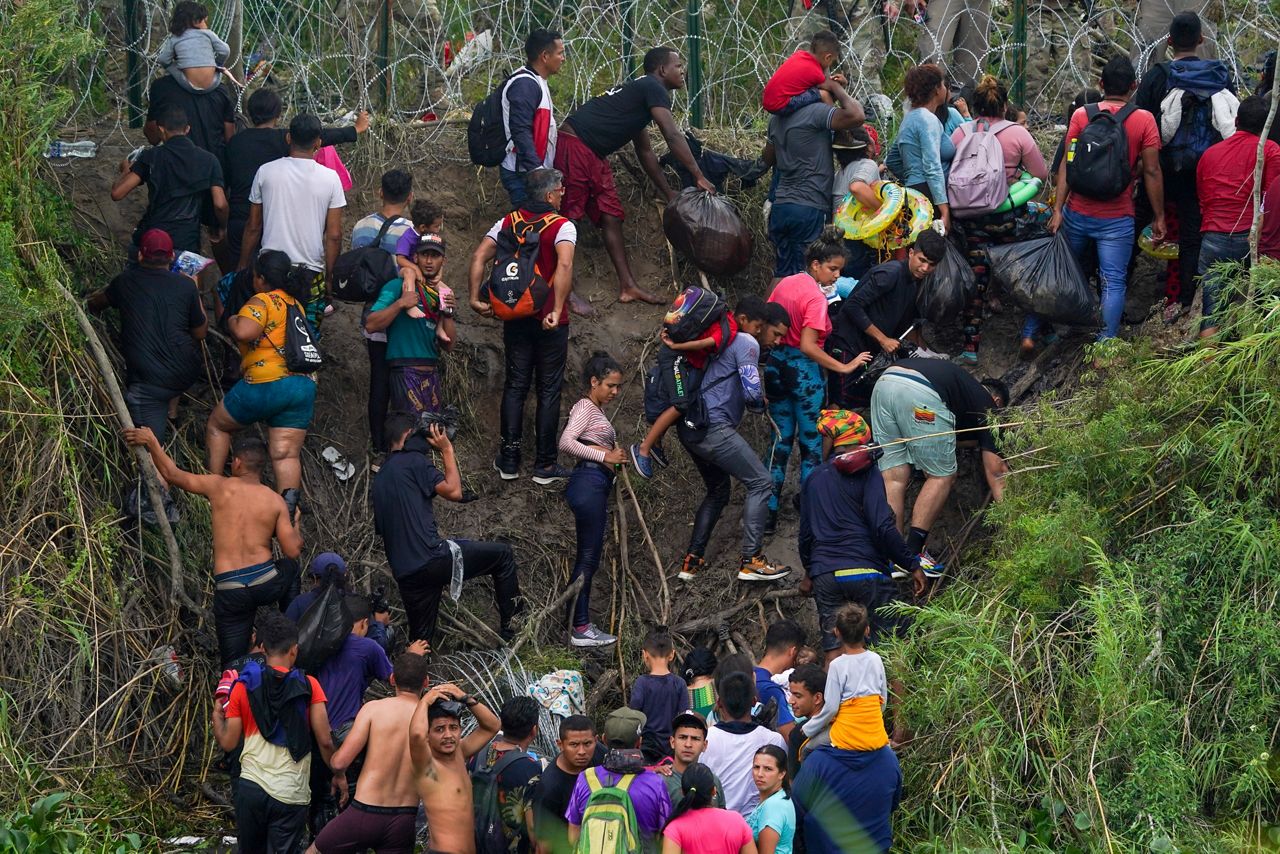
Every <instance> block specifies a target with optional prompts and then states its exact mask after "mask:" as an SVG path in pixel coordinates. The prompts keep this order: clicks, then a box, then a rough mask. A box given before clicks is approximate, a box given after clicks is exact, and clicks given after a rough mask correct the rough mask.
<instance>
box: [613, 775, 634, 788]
mask: <svg viewBox="0 0 1280 854" xmlns="http://www.w3.org/2000/svg"><path fill="white" fill-rule="evenodd" d="M635 778H636V775H635V774H623V775H622V777H621V778H620V779H619V780H618V782H616V783H614V784H613V786H614V788H615V789H618V790H619V791H623V792H626V791H627V790H628V789H630V788H631V781H632V780H634V779H635Z"/></svg>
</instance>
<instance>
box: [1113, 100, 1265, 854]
mask: <svg viewBox="0 0 1280 854" xmlns="http://www.w3.org/2000/svg"><path fill="white" fill-rule="evenodd" d="M1277 83H1280V80H1273V81H1271V109H1270V110H1268V111H1267V121H1266V123H1265V124H1264V125H1263V126H1262V135H1261V136H1259V137H1258V153H1257V155H1256V160H1255V161H1254V166H1253V225H1252V226H1250V228H1249V262H1250V263H1251V264H1252V265H1253V266H1255V267H1256V266H1258V240H1259V238H1260V237H1261V236H1262V194H1263V192H1264V191H1265V190H1266V189H1267V188H1266V187H1263V186H1262V166H1263V164H1264V163H1265V162H1266V157H1265V156H1264V154H1265V153H1266V147H1265V146H1266V144H1267V140H1268V139H1269V138H1270V136H1271V125H1272V123H1273V122H1275V120H1276V108H1277V106H1280V85H1277ZM1249 299H1253V277H1252V276H1251V277H1250V278H1249ZM1110 841H1111V840H1110V839H1109V838H1108V840H1107V842H1108V844H1109V843H1110Z"/></svg>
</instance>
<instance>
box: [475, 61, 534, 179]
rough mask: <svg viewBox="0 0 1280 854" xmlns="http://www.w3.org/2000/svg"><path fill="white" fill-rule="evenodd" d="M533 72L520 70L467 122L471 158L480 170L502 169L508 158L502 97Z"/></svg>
mask: <svg viewBox="0 0 1280 854" xmlns="http://www.w3.org/2000/svg"><path fill="white" fill-rule="evenodd" d="M532 73H533V72H532V71H530V70H529V69H527V68H520V69H517V70H516V71H515V72H514V73H512V74H511V76H509V77H508V78H507V79H506V80H503V81H502V82H501V83H500V84H498V88H496V89H494V90H493V91H492V92H490V93H489V94H488V95H487V96H486V97H485V99H484V100H483V101H480V102H479V103H478V104H476V105H475V107H473V108H472V110H471V121H469V122H467V154H468V155H469V156H470V157H471V162H472V163H474V164H476V165H477V166H498V165H500V164H501V163H502V161H503V159H504V158H505V157H506V156H507V129H506V127H505V126H504V124H503V122H502V95H503V93H504V92H506V91H507V85H508V84H509V83H510V82H511V81H512V80H514V79H516V78H517V77H521V76H527V75H530V74H532Z"/></svg>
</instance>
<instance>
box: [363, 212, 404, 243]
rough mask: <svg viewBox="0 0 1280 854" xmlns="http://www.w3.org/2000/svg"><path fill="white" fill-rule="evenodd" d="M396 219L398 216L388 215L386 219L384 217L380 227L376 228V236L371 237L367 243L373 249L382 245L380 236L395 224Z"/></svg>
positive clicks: (382, 236) (383, 235)
mask: <svg viewBox="0 0 1280 854" xmlns="http://www.w3.org/2000/svg"><path fill="white" fill-rule="evenodd" d="M398 219H400V217H399V216H389V217H387V218H386V219H384V220H383V221H382V228H380V229H378V236H377V237H375V238H373V242H372V243H370V244H369V245H370V246H372V247H373V248H375V249H380V248H381V247H382V238H384V237H386V236H387V229H389V228H391V226H393V225H395V222H396V220H398Z"/></svg>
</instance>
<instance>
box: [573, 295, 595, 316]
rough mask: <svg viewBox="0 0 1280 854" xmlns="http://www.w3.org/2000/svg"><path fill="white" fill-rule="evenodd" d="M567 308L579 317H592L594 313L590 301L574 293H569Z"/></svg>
mask: <svg viewBox="0 0 1280 854" xmlns="http://www.w3.org/2000/svg"><path fill="white" fill-rule="evenodd" d="M569 310H570V311H572V312H573V313H574V314H576V315H578V316H579V317H594V316H595V313H596V310H595V309H594V308H593V307H592V306H591V303H589V302H587V301H586V300H584V299H583V298H582V297H580V296H578V295H577V294H575V293H570V294H569Z"/></svg>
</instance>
